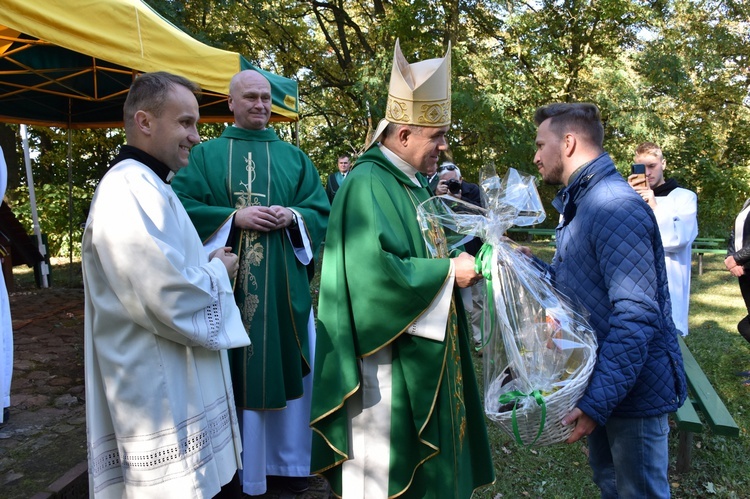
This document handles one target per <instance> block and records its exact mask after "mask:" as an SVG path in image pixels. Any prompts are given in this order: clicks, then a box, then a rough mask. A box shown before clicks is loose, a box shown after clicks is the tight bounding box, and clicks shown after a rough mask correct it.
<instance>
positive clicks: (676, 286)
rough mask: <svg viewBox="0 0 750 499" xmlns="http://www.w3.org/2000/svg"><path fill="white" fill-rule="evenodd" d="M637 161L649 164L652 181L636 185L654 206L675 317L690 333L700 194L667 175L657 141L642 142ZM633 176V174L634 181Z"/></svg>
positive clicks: (680, 327)
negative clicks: (692, 273)
mask: <svg viewBox="0 0 750 499" xmlns="http://www.w3.org/2000/svg"><path fill="white" fill-rule="evenodd" d="M634 161H635V163H641V164H643V165H645V166H646V180H647V184H648V185H634V186H633V188H634V189H635V190H636V192H638V193H639V194H640V195H641V197H642V198H643V200H644V201H646V202H647V203H648V205H649V206H650V207H651V208H652V209H653V210H654V215H655V216H656V222H657V223H658V224H659V233H660V234H661V242H662V245H663V246H664V260H665V264H666V266H667V282H668V283H669V298H670V301H671V302H672V320H673V321H674V325H675V327H676V328H677V330H678V331H679V332H680V334H681V335H682V336H687V335H688V310H689V307H690V269H691V257H692V246H693V241H695V238H696V237H697V236H698V196H696V195H695V193H694V192H693V191H690V190H688V189H685V188H683V187H680V186H679V185H677V181H675V179H673V178H671V179H665V178H664V170H665V168H666V167H667V160H666V159H665V158H664V155H663V153H662V150H661V148H660V147H659V146H658V145H656V144H654V143H653V142H643V143H642V144H639V145H638V147H637V148H636V150H635V158H634ZM633 179H634V176H632V175H631V176H630V179H629V181H630V184H631V185H633Z"/></svg>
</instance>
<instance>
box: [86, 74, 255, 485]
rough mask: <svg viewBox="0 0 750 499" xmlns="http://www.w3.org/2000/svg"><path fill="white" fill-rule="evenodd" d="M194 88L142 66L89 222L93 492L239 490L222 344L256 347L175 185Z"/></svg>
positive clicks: (215, 256)
mask: <svg viewBox="0 0 750 499" xmlns="http://www.w3.org/2000/svg"><path fill="white" fill-rule="evenodd" d="M198 91H199V88H198V87H197V86H196V85H195V84H193V83H192V82H191V81H189V80H187V79H185V78H183V77H181V76H176V75H172V74H169V73H163V72H158V73H145V74H142V75H140V76H138V77H137V78H136V79H135V81H134V82H133V84H132V85H131V87H130V91H129V92H128V96H127V98H126V100H125V105H124V121H125V135H126V138H127V145H124V146H123V147H122V149H121V150H120V153H119V154H118V155H117V156H116V157H115V159H114V160H113V162H112V166H111V168H110V169H109V171H108V172H107V173H106V174H105V175H104V177H103V178H102V180H101V182H99V185H98V187H97V189H96V192H95V193H94V199H93V201H92V202H91V209H90V212H89V216H88V220H87V222H86V226H85V228H84V234H83V243H82V270H83V285H84V286H83V287H84V295H85V301H84V303H85V305H84V306H85V315H84V347H85V349H84V353H85V355H84V357H85V385H86V436H87V442H88V460H89V464H88V471H89V494H90V496H91V497H173V498H185V497H194V498H206V497H227V498H229V497H231V498H240V497H242V490H241V488H240V482H239V476H238V474H237V469H238V467H239V466H240V452H241V449H242V445H241V442H240V438H239V427H238V424H237V414H236V412H235V406H234V400H233V396H232V383H231V378H230V373H229V362H228V359H227V353H226V349H228V348H237V347H243V346H246V345H249V344H250V340H249V339H248V337H247V334H246V333H245V331H244V330H243V327H242V321H241V319H240V312H239V310H238V309H237V306H236V305H235V304H234V299H233V295H232V284H231V281H230V279H231V278H232V277H234V275H235V274H236V272H237V255H235V254H233V253H231V252H230V248H228V247H221V248H218V249H217V250H216V251H214V252H212V253H211V254H210V255H207V254H206V252H205V250H204V249H203V245H202V244H201V241H200V239H199V238H198V234H197V233H196V232H195V229H194V228H193V225H192V224H191V223H190V219H189V218H188V215H187V213H185V209H184V208H183V207H182V205H181V204H180V202H179V200H178V199H177V197H176V196H175V195H174V193H173V192H172V188H171V186H170V185H169V181H170V179H171V178H172V176H173V175H174V173H175V172H176V171H178V170H179V169H180V168H182V167H184V166H185V165H187V163H188V154H189V151H190V148H191V147H193V146H194V145H195V144H197V143H198V142H199V140H200V138H199V136H198V131H197V129H196V123H197V122H198V118H199V114H198V101H197V100H196V97H195V94H196V93H197V92H198Z"/></svg>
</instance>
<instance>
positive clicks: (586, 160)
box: [534, 103, 686, 498]
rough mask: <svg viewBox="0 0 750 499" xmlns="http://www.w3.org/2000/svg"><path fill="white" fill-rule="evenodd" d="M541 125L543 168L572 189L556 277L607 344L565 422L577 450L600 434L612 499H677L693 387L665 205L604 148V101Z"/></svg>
mask: <svg viewBox="0 0 750 499" xmlns="http://www.w3.org/2000/svg"><path fill="white" fill-rule="evenodd" d="M534 121H535V123H536V124H537V126H538V129H537V136H536V147H537V152H536V155H535V156H534V163H535V164H536V166H537V168H538V169H539V172H540V174H541V175H542V179H543V180H544V181H545V182H546V183H548V184H562V185H563V188H562V189H561V190H560V191H559V193H558V194H557V196H556V197H555V200H554V201H553V205H554V207H555V208H556V209H557V210H558V211H559V212H560V213H561V214H562V217H561V219H560V223H559V225H558V226H557V229H556V232H557V234H556V237H557V250H556V252H555V256H554V258H553V261H552V264H551V265H550V267H549V270H550V273H551V275H552V277H553V279H554V282H555V286H556V287H557V288H558V289H559V290H561V291H563V292H564V293H566V294H567V295H568V296H570V297H573V298H575V299H578V300H579V301H580V302H581V303H582V304H583V306H584V307H585V308H586V310H587V311H588V312H589V313H590V322H591V326H592V327H593V328H594V330H595V331H596V334H597V340H598V342H599V347H598V358H597V364H596V368H595V369H594V372H593V374H592V377H591V380H590V383H589V386H588V388H587V389H586V392H585V394H584V395H583V398H581V400H580V401H579V402H578V404H577V407H576V408H575V409H573V411H572V412H571V413H570V414H568V415H567V416H565V418H564V419H563V423H564V424H575V425H576V426H575V429H574V431H573V433H572V435H571V437H570V438H569V439H568V443H573V442H575V441H577V440H578V439H580V438H581V437H583V436H585V435H588V446H589V464H590V465H591V468H592V470H593V479H594V482H595V483H596V484H597V486H598V487H599V488H600V490H601V495H602V497H605V498H610V497H627V498H631V497H632V498H635V497H637V498H642V497H649V498H660V497H669V495H670V490H669V481H668V477H667V468H668V462H669V456H668V448H667V434H668V432H669V426H668V422H667V415H668V414H669V413H670V412H674V411H675V410H677V408H679V407H680V405H682V403H683V401H684V400H685V395H686V385H685V372H684V369H683V365H682V356H681V354H680V348H679V345H678V342H677V334H678V333H677V331H676V329H675V326H674V323H673V322H672V316H671V304H670V299H669V289H668V287H667V275H666V270H665V266H664V250H663V248H662V243H661V238H660V236H659V229H658V226H657V222H656V219H655V217H654V213H653V210H651V209H650V208H649V207H648V205H646V204H645V203H644V202H643V200H642V199H641V197H640V196H639V195H638V194H637V193H636V192H635V191H634V190H633V189H632V188H631V187H630V186H629V185H628V183H627V181H626V180H625V179H624V178H623V177H622V176H621V175H620V174H619V173H618V171H617V170H616V169H615V165H614V164H613V162H612V159H611V158H610V157H609V155H608V154H607V153H606V152H604V149H603V147H602V140H603V135H604V128H603V126H602V122H601V117H600V114H599V109H598V108H597V107H596V106H595V105H594V104H588V103H563V104H550V105H548V106H544V107H541V108H539V109H537V110H536V113H535V115H534Z"/></svg>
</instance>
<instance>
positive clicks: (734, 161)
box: [11, 0, 750, 236]
mask: <svg viewBox="0 0 750 499" xmlns="http://www.w3.org/2000/svg"><path fill="white" fill-rule="evenodd" d="M147 3H149V4H150V5H152V6H153V7H154V8H155V9H156V10H157V11H158V12H159V13H161V14H162V15H163V16H164V17H165V18H166V19H168V20H169V21H171V22H172V23H174V24H175V25H177V26H178V27H180V28H181V29H183V30H185V31H187V32H188V33H190V34H191V35H192V36H194V37H196V38H198V39H200V40H202V41H204V42H206V43H208V44H210V45H213V46H216V47H220V48H225V49H229V50H235V51H238V52H240V53H242V54H243V55H245V56H246V57H247V58H248V59H249V60H250V61H251V62H253V63H254V64H256V65H257V66H259V67H262V68H264V69H266V70H269V71H273V72H275V73H278V74H281V75H283V76H286V77H289V78H294V79H296V80H297V81H298V82H299V90H300V105H301V121H300V123H299V130H300V133H299V141H300V146H301V147H302V149H303V150H304V151H305V152H307V153H308V154H309V155H310V157H311V158H312V159H313V161H314V162H315V164H316V165H318V168H319V170H320V171H321V177H323V178H325V177H326V176H327V174H328V173H330V172H333V171H334V170H335V169H336V157H337V156H338V154H339V153H340V152H348V153H349V154H352V155H354V156H355V157H356V154H357V153H359V152H361V151H362V149H363V147H364V145H365V144H366V142H367V138H368V135H369V134H370V133H371V132H372V130H373V129H374V128H375V127H376V126H377V123H378V121H379V120H380V119H381V118H382V117H383V115H384V107H385V102H386V97H387V84H388V80H389V76H390V68H391V61H392V58H393V46H394V43H395V41H396V39H399V40H400V42H401V47H402V50H403V52H404V55H405V56H406V58H407V59H408V60H410V61H416V60H421V59H425V58H431V57H441V56H442V55H443V54H444V53H445V51H446V49H447V47H448V43H450V44H451V47H452V48H451V54H452V63H453V102H452V106H453V124H452V126H451V132H450V145H451V152H452V154H453V158H454V160H455V161H456V163H457V164H459V166H461V169H462V172H463V173H464V175H465V177H466V178H467V179H469V180H471V181H477V180H478V172H479V171H480V169H481V168H482V167H483V166H485V165H488V164H494V165H497V169H498V171H499V173H501V174H502V173H504V172H505V171H506V169H507V168H509V167H513V168H516V169H519V170H521V171H526V172H530V173H536V167H535V165H534V164H533V156H534V135H535V126H534V124H533V123H532V116H533V113H534V110H535V109H536V108H537V107H538V106H540V105H544V104H548V103H550V102H555V101H591V102H595V103H596V104H598V105H599V107H600V109H601V111H602V116H603V119H604V121H605V148H606V149H607V151H608V152H609V153H610V154H611V155H612V157H613V159H614V160H615V163H616V164H617V165H618V168H620V170H621V171H622V172H623V173H626V172H627V170H628V168H629V165H630V162H631V161H632V157H633V151H634V148H635V146H636V145H637V144H638V143H640V142H642V141H644V140H651V141H654V142H657V143H659V144H660V145H662V147H663V149H664V151H665V154H666V156H667V159H668V170H667V175H668V176H673V177H675V178H677V179H678V181H680V182H681V183H682V184H683V185H685V186H686V187H689V188H691V189H693V190H695V191H696V192H697V193H698V196H699V225H700V228H701V235H704V236H721V235H724V234H725V233H726V231H727V228H728V227H729V225H731V221H732V219H733V218H734V216H735V214H736V213H737V211H738V210H739V207H740V206H741V204H742V202H743V201H744V199H745V198H747V197H748V196H750V186H749V185H750V178H749V175H748V169H749V168H750V74H749V73H748V67H750V60H749V59H750V23H748V19H750V4H749V3H748V2H746V1H740V0H652V1H650V2H642V1H636V0H598V1H592V0H555V1H550V0H532V1H528V0H527V1H519V0H507V1H505V2H497V1H482V2H480V1H478V0H375V1H374V2H358V1H352V0H191V1H187V2H185V1H176V0H147ZM205 63H206V65H207V67H206V70H207V71H210V61H206V62H205ZM275 126H276V127H277V129H279V130H280V132H281V134H282V136H283V137H284V138H285V139H288V140H292V141H294V140H296V139H297V135H296V129H295V127H294V126H289V125H275ZM220 132H221V127H220V126H203V127H202V129H201V133H202V134H203V139H204V140H205V139H208V138H212V137H215V136H216V135H218V134H219V133H220ZM32 137H33V139H32V140H33V147H35V148H36V149H37V150H39V151H40V152H41V154H40V155H39V156H38V157H37V158H35V159H34V175H35V177H36V176H38V178H39V179H42V181H43V182H49V183H52V184H54V185H57V186H59V188H60V189H62V188H63V187H62V186H63V185H64V184H65V183H66V179H67V166H66V159H65V158H66V155H67V152H66V150H67V142H66V141H67V132H66V131H64V130H53V131H50V132H44V131H42V130H41V129H37V128H36V127H33V128H32ZM122 141H123V139H122V135H121V133H120V132H119V131H118V132H106V131H90V130H88V131H81V132H77V131H74V132H73V144H74V146H73V150H74V163H73V172H74V173H73V177H74V178H73V183H74V185H76V186H81V187H84V188H86V189H89V190H91V191H93V187H94V185H95V184H96V181H97V180H98V178H99V177H100V176H101V174H102V173H103V172H104V171H105V170H106V165H107V164H108V161H109V159H111V157H112V155H113V154H114V152H115V150H116V147H117V145H119V143H122ZM81 151H83V152H81ZM18 178H19V179H20V180H23V179H25V173H23V171H22V170H20V171H19V177H18ZM556 190H557V188H556V187H552V186H540V193H541V195H542V198H543V199H544V201H545V204H546V206H547V209H548V212H549V213H550V216H549V219H550V220H549V222H548V224H550V225H554V219H556V213H555V212H554V210H553V209H552V208H551V207H550V206H549V201H550V200H551V199H552V197H553V196H554V194H555V192H556ZM11 195H13V194H12V193H11ZM40 211H41V208H40ZM62 232H64V231H62Z"/></svg>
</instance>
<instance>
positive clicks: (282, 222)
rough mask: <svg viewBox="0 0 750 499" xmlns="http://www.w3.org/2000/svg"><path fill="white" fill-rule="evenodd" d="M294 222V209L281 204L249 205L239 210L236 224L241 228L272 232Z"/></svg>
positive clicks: (235, 216)
mask: <svg viewBox="0 0 750 499" xmlns="http://www.w3.org/2000/svg"><path fill="white" fill-rule="evenodd" d="M291 223H292V210H290V209H289V208H285V207H283V206H279V205H273V206H248V207H246V208H241V209H239V210H237V213H235V215H234V225H235V226H237V227H239V228H240V229H250V230H257V231H260V232H270V231H272V230H276V229H283V228H284V227H289V225H290V224H291Z"/></svg>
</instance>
